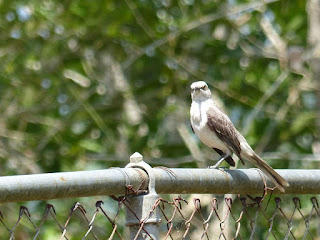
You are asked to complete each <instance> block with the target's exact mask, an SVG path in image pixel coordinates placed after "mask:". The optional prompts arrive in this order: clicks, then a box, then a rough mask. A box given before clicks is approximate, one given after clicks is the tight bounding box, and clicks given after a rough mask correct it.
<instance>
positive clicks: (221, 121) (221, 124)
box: [207, 108, 244, 164]
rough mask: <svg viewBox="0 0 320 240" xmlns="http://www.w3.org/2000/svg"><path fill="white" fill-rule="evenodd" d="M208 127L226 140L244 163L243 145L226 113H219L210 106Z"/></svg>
mask: <svg viewBox="0 0 320 240" xmlns="http://www.w3.org/2000/svg"><path fill="white" fill-rule="evenodd" d="M207 118H208V123H207V124H208V127H209V129H210V130H211V131H213V132H215V133H216V135H217V137H218V138H219V139H220V140H221V141H222V142H224V143H225V144H226V145H227V146H228V147H229V149H230V150H231V151H232V152H234V153H235V154H236V155H237V156H238V157H239V159H240V160H241V162H242V163H243V164H244V162H243V160H242V158H241V157H240V153H241V147H240V141H239V139H238V135H237V132H236V129H235V127H234V126H233V124H232V122H231V121H230V119H229V118H228V117H226V116H225V115H224V114H222V113H221V114H217V113H216V111H215V110H214V109H213V108H209V109H208V111H207Z"/></svg>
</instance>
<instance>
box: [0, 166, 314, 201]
mask: <svg viewBox="0 0 320 240" xmlns="http://www.w3.org/2000/svg"><path fill="white" fill-rule="evenodd" d="M153 172H154V175H155V188H156V191H157V193H161V194H171V193H172V194H182V193H215V194H226V193H231V194H261V192H262V191H263V189H264V182H263V180H264V179H265V180H266V183H267V185H268V186H270V187H272V186H273V184H272V183H271V182H270V181H269V180H268V179H267V178H266V177H265V178H264V177H262V176H264V175H263V174H262V173H261V172H260V171H259V170H256V169H238V170H220V169H187V168H186V169H181V168H180V169H178V168H171V169H164V168H153ZM277 172H278V173H280V175H281V176H283V177H284V178H285V179H286V180H287V181H288V182H289V184H290V187H288V188H287V189H286V194H320V184H319V183H320V170H292V169H290V170H284V169H282V170H277ZM148 182H149V177H148V174H147V173H146V172H145V171H144V170H142V169H140V168H112V169H106V170H94V171H81V172H63V173H47V174H32V175H20V176H7V177H0V202H19V201H33V200H46V199H58V198H73V197H86V196H99V195H100V196H102V195H112V194H125V193H127V191H128V189H127V186H128V185H130V186H131V187H132V188H133V189H138V188H139V189H140V190H145V189H147V184H148ZM275 192H276V193H280V192H279V191H277V190H276V191H275Z"/></svg>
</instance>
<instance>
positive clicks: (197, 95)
mask: <svg viewBox="0 0 320 240" xmlns="http://www.w3.org/2000/svg"><path fill="white" fill-rule="evenodd" d="M191 98H192V104H191V108H190V120H191V127H192V129H193V131H194V133H195V134H196V135H197V136H198V138H199V139H200V140H201V141H202V142H203V143H204V144H205V145H207V146H208V147H210V148H213V149H214V150H215V151H216V152H217V153H218V154H219V155H220V156H221V158H220V160H219V161H218V162H217V164H216V165H214V166H213V168H216V167H217V166H219V164H220V163H221V162H222V161H223V160H226V161H227V162H228V163H229V164H230V165H231V166H234V165H235V163H234V161H233V159H232V153H234V154H236V155H237V156H238V158H239V159H240V160H241V162H242V163H243V164H244V161H243V159H247V160H249V161H250V162H251V163H252V164H253V165H255V166H256V167H258V168H259V169H260V170H261V171H262V172H263V173H264V174H265V175H267V177H268V178H269V179H270V180H271V181H272V182H273V183H274V184H275V185H276V186H277V187H278V188H279V190H280V191H281V192H285V187H287V186H289V183H288V182H287V181H286V180H285V179H283V178H282V177H281V176H280V175H279V174H278V173H277V172H276V171H275V170H274V169H273V168H272V167H270V166H269V165H268V164H267V163H266V162H265V161H264V160H262V159H261V158H260V157H259V156H258V154H256V153H255V152H254V151H253V150H252V148H251V147H250V145H249V144H248V142H247V141H246V139H245V138H244V137H243V136H242V135H241V134H240V133H239V132H238V131H237V129H236V128H235V127H234V125H233V123H232V122H231V120H230V119H229V117H228V116H227V115H226V114H224V113H223V112H222V111H221V110H220V109H219V108H218V107H217V105H216V104H215V103H214V101H213V99H212V97H211V91H210V89H209V88H208V85H207V84H206V83H205V82H203V81H199V82H194V83H193V84H192V85H191Z"/></svg>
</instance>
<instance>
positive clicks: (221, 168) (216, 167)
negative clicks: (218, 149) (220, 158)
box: [207, 164, 229, 171]
mask: <svg viewBox="0 0 320 240" xmlns="http://www.w3.org/2000/svg"><path fill="white" fill-rule="evenodd" d="M216 165H217V164H215V165H213V166H207V169H217V170H221V171H225V170H228V169H229V168H228V167H219V166H216Z"/></svg>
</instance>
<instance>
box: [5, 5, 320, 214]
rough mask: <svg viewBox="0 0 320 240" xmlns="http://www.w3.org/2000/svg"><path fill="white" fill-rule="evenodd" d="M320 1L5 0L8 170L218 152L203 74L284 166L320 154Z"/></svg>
mask: <svg viewBox="0 0 320 240" xmlns="http://www.w3.org/2000/svg"><path fill="white" fill-rule="evenodd" d="M314 2H315V1H313V0H310V1H307V2H306V1H298V2H294V3H291V2H290V1H274V2H271V1H270V2H268V1H266V2H265V3H263V2H262V1H232V0H230V1H214V2H212V1H207V0H202V1H194V0H180V1H172V0H162V1H146V0H139V1H133V0H125V1H121V0H120V1H102V0H98V1H84V0H81V1H80V0H74V1H51V0H45V1H38V0H31V1H0V31H1V34H0V112H1V114H0V163H1V168H0V173H1V175H19V174H32V173H45V172H59V171H79V170H90V169H102V168H109V167H124V166H125V165H126V164H127V162H128V158H129V156H130V155H131V154H132V153H133V152H135V151H138V152H140V153H141V154H143V155H144V157H145V159H146V160H147V161H148V162H149V163H151V164H152V165H154V166H156V165H165V166H168V167H205V166H207V165H210V164H213V163H214V161H213V160H216V159H217V158H218V156H217V155H216V154H215V153H213V151H212V150H210V149H208V148H207V147H206V146H204V145H203V144H201V143H199V141H198V140H197V139H196V138H195V136H194V135H193V134H192V132H191V129H190V127H189V106H190V103H191V99H190V91H189V87H190V84H191V83H192V82H194V81H199V80H204V81H206V82H207V83H208V84H209V86H210V88H211V90H212V91H213V93H214V95H215V98H216V99H217V101H218V102H219V104H220V105H221V106H222V108H223V109H224V110H225V111H226V112H227V113H228V114H229V116H230V117H231V119H232V121H233V122H234V124H235V125H236V126H237V128H238V129H239V130H240V131H241V132H242V133H243V134H244V135H245V136H246V138H247V140H248V141H249V143H250V144H251V145H252V146H253V148H255V149H256V151H257V152H258V153H259V154H261V156H262V157H263V158H264V159H266V161H268V163H270V164H271V165H272V167H274V168H318V167H319V162H318V161H316V160H314V161H307V160H305V161H302V160H303V159H309V160H313V159H317V154H318V153H319V152H320V143H319V136H320V135H319V134H320V121H319V105H320V94H319V93H318V92H319V76H320V74H319V67H318V66H320V65H319V56H320V55H319V42H320V36H319V35H320V32H319V29H318V28H317V27H318V26H319V25H320V17H319V14H320V13H319V11H318V9H317V8H316V7H314V6H316V4H315V3H314ZM312 4H315V5H312ZM186 143H188V144H186ZM199 149H201V150H202V151H201V152H200V151H199ZM239 167H242V166H239ZM247 167H248V166H247ZM72 201H73V202H74V201H75V200H72ZM83 201H87V200H83ZM88 201H91V200H88ZM29 204H31V203H29ZM32 204H33V205H37V206H38V207H43V203H32ZM57 204H58V205H59V203H57ZM64 206H65V204H61V206H60V207H61V208H63V207H64ZM68 207H71V205H70V206H68ZM35 208H36V207H35ZM14 209H16V210H17V208H16V207H12V209H11V211H14Z"/></svg>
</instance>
